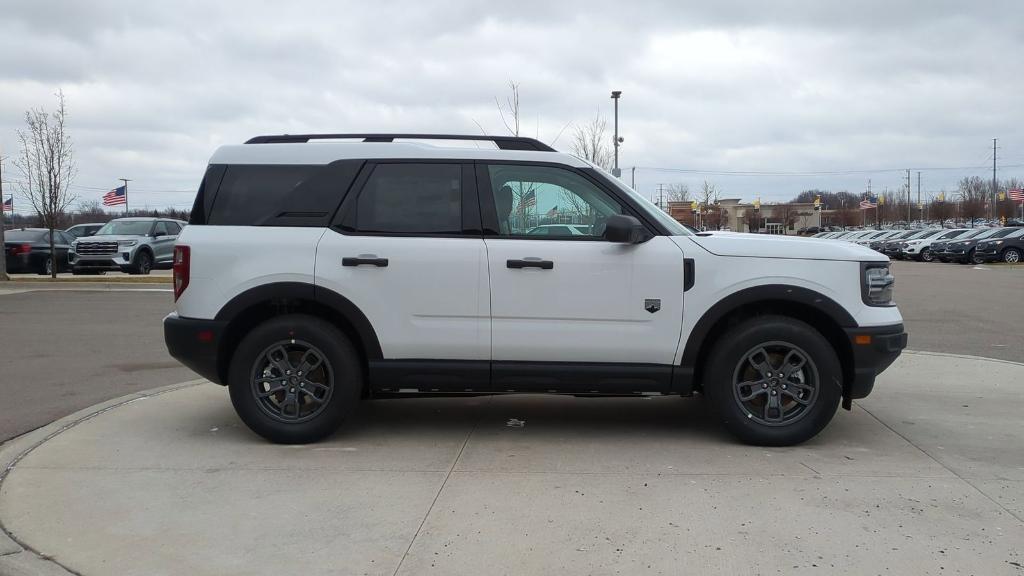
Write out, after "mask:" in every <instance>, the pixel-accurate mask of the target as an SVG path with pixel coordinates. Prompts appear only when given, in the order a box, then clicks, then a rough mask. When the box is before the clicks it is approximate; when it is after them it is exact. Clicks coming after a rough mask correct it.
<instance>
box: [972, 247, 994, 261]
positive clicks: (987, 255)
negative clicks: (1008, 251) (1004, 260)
mask: <svg viewBox="0 0 1024 576" xmlns="http://www.w3.org/2000/svg"><path fill="white" fill-rule="evenodd" d="M974 255H975V256H978V257H979V258H981V259H982V260H984V261H986V262H991V261H993V260H999V251H998V250H996V249H995V248H986V249H984V250H981V249H978V250H975V251H974Z"/></svg>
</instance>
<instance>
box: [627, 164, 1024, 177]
mask: <svg viewBox="0 0 1024 576" xmlns="http://www.w3.org/2000/svg"><path fill="white" fill-rule="evenodd" d="M1002 166H1003V168H1020V167H1024V164H1003V165H1002ZM979 168H983V167H979V166H930V167H916V168H914V169H915V170H921V171H925V172H927V171H939V170H978V169H979ZM637 169H639V170H651V171H656V172H675V173H682V174H703V175H711V176H850V175H856V174H880V173H885V172H893V173H899V172H904V171H906V170H907V169H906V168H874V169H858V170H809V171H791V172H790V171H767V170H702V169H698V168H669V167H662V166H637Z"/></svg>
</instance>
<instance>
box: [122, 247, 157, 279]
mask: <svg viewBox="0 0 1024 576" xmlns="http://www.w3.org/2000/svg"><path fill="white" fill-rule="evenodd" d="M152 270H153V255H152V254H150V253H149V251H148V250H139V253H138V254H136V255H135V260H134V261H133V262H132V265H131V267H130V268H128V273H129V274H141V275H143V276H145V275H148V274H149V273H150V272H151V271H152Z"/></svg>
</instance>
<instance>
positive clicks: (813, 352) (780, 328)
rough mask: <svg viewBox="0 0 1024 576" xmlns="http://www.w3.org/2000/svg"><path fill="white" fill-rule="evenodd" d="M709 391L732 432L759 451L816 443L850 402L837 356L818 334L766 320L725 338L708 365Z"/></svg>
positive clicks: (793, 323) (783, 320) (780, 319)
mask: <svg viewBox="0 0 1024 576" xmlns="http://www.w3.org/2000/svg"><path fill="white" fill-rule="evenodd" d="M707 366H708V368H707V372H706V374H705V378H704V391H705V394H707V396H708V398H709V399H710V400H711V403H712V404H713V405H714V406H715V408H716V410H717V411H718V414H719V417H720V418H721V419H722V423H723V424H724V425H725V427H726V428H727V429H728V430H729V431H730V432H732V433H733V434H734V435H736V436H737V437H738V438H739V439H740V440H742V441H743V442H746V443H748V444H755V445H759V446H790V445H793V444H799V443H801V442H804V441H806V440H808V439H810V438H813V437H814V436H815V435H816V434H818V432H821V430H822V429H823V428H825V426H826V425H827V424H828V423H829V421H831V420H832V416H833V415H835V412H836V409H837V408H838V407H839V401H840V400H841V398H842V368H841V366H840V364H839V359H838V357H837V356H836V353H835V350H833V349H832V346H831V345H830V344H829V343H828V341H827V340H826V339H825V338H824V337H823V336H822V335H821V334H820V333H819V332H818V331H817V330H815V329H814V328H813V327H811V326H810V325H808V324H806V323H804V322H801V321H799V320H796V319H793V318H788V317H784V316H759V317H757V318H754V319H751V320H748V321H746V322H743V323H741V324H739V325H737V326H735V327H734V328H732V329H731V330H729V331H728V332H727V333H726V334H724V335H722V337H721V338H719V340H718V342H717V343H716V344H715V347H714V349H713V350H712V353H711V356H710V357H709V358H708V363H707Z"/></svg>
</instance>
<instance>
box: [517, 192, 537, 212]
mask: <svg viewBox="0 0 1024 576" xmlns="http://www.w3.org/2000/svg"><path fill="white" fill-rule="evenodd" d="M536 205H537V194H536V193H534V191H533V190H529V191H527V192H526V194H523V197H522V198H521V199H520V200H519V207H520V208H528V207H530V206H536Z"/></svg>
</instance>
